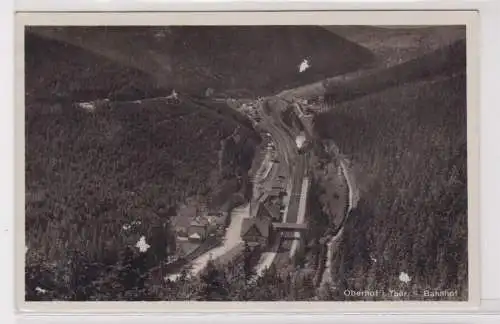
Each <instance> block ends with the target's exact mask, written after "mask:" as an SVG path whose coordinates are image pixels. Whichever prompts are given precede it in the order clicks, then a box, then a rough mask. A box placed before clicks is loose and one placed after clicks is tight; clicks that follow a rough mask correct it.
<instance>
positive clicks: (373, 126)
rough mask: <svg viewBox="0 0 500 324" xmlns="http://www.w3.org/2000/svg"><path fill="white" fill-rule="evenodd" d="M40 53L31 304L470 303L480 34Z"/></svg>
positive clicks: (64, 32)
mask: <svg viewBox="0 0 500 324" xmlns="http://www.w3.org/2000/svg"><path fill="white" fill-rule="evenodd" d="M255 23H256V24H257V21H256V22H255ZM23 37H24V43H23V44H24V49H23V53H22V54H23V55H24V58H23V65H24V76H23V78H24V85H23V86H24V93H23V96H24V99H23V100H24V113H23V118H24V140H25V145H24V161H25V162H24V185H25V190H24V198H23V199H24V214H25V215H24V231H25V233H24V238H25V246H24V251H23V252H24V267H25V272H24V299H25V301H27V302H34V301H41V302H48V301H79V302H88V301H92V302H96V301H97V302H106V301H120V302H125V301H147V302H156V301H190V302H207V301H224V302H263V301H281V302H283V301H302V302H321V301H323V302H325V301H332V302H346V301H349V302H366V301H371V302H388V301H416V302H436V301H453V302H467V301H469V298H470V276H469V275H470V262H469V261H470V258H471V253H474V252H475V251H469V232H470V223H469V218H470V217H477V215H475V214H472V213H470V210H469V207H470V201H469V199H468V196H469V195H468V153H469V149H468V141H467V139H468V127H467V122H468V108H470V107H468V100H467V99H468V92H467V86H468V81H469V79H468V74H467V64H468V58H467V46H468V43H467V42H468V40H467V27H466V25H465V24H463V25H418V26H415V25H411V26H410V25H384V24H379V25H371V24H366V25H359V24H357V25H336V24H335V22H334V21H332V24H330V25H324V24H322V25H241V26H238V25H225V24H221V25H219V26H213V25H210V26H208V25H185V26H180V25H175V26H174V25H169V24H168V23H166V24H165V25H163V26H160V25H151V26H145V25H95V26H84V25H71V26H61V25H53V26H45V25H44V26H37V25H32V26H25V27H24V31H23Z"/></svg>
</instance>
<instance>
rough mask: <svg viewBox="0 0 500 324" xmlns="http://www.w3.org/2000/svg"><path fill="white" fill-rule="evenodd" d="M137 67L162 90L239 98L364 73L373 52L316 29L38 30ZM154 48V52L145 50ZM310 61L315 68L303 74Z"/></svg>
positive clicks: (105, 28)
mask: <svg viewBox="0 0 500 324" xmlns="http://www.w3.org/2000/svg"><path fill="white" fill-rule="evenodd" d="M30 32H33V33H36V34H38V35H43V36H44V37H48V38H53V39H58V40H60V41H64V42H67V43H71V44H74V45H77V46H80V47H82V48H85V49H87V50H88V51H91V52H94V53H97V54H99V55H103V56H106V57H108V58H110V59H112V60H114V61H119V62H121V63H122V64H124V65H127V66H131V67H135V68H137V69H139V70H141V71H144V72H146V73H148V74H149V75H151V76H153V77H154V79H155V80H156V81H157V82H158V83H159V84H161V85H162V86H163V87H166V88H169V87H174V88H176V89H178V90H179V91H181V92H187V93H192V94H203V93H205V91H206V90H207V89H208V88H211V89H213V90H214V91H215V93H217V94H225V95H229V96H234V97H252V96H263V95H270V94H273V93H276V92H278V91H279V90H283V89H286V88H290V87H294V86H298V85H301V84H306V83H310V82H314V81H318V80H322V79H324V78H326V77H329V76H334V75H338V74H343V73H346V72H349V71H353V70H357V69H359V68H360V67H362V66H365V65H367V64H370V63H371V62H372V60H373V55H372V54H371V52H370V51H369V50H367V49H365V48H363V47H361V46H359V45H356V44H354V43H352V42H349V41H347V40H345V39H343V38H342V37H340V36H337V35H334V34H332V33H330V32H328V31H326V30H324V29H323V28H320V27H315V26H202V27H201V26H183V27H163V28H159V27H142V28H138V27H134V28H127V27H122V26H120V27H64V28H57V27H33V28H31V29H30ZM145 48H147V50H145ZM304 59H308V60H309V62H310V65H311V67H310V68H309V69H307V70H306V71H305V72H303V73H299V65H300V64H301V62H302V61H303V60H304Z"/></svg>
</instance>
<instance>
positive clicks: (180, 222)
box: [172, 216, 192, 228]
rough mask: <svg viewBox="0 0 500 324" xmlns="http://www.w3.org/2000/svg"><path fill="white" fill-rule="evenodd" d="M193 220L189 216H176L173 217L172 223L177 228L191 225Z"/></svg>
mask: <svg viewBox="0 0 500 324" xmlns="http://www.w3.org/2000/svg"><path fill="white" fill-rule="evenodd" d="M191 221H192V219H191V218H189V217H183V216H176V217H174V218H173V219H172V225H173V226H174V227H175V228H180V227H189V224H190V223H191Z"/></svg>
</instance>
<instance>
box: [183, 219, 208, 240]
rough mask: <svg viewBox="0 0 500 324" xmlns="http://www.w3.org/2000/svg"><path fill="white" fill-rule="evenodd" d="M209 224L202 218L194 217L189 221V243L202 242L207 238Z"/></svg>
mask: <svg viewBox="0 0 500 324" xmlns="http://www.w3.org/2000/svg"><path fill="white" fill-rule="evenodd" d="M208 226H209V222H208V220H207V219H206V218H204V217H196V218H195V219H194V220H192V221H191V223H190V224H189V228H188V239H189V240H190V241H204V240H205V239H206V238H207V236H208Z"/></svg>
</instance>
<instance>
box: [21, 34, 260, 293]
mask: <svg viewBox="0 0 500 324" xmlns="http://www.w3.org/2000/svg"><path fill="white" fill-rule="evenodd" d="M27 41H28V43H27V47H26V48H27V53H26V54H27V55H26V60H27V64H26V67H27V69H26V72H27V73H26V107H25V129H26V144H25V145H26V160H25V167H26V169H25V172H26V173H25V174H26V196H25V197H26V204H25V213H26V214H25V215H26V246H27V247H28V252H27V254H26V260H27V263H26V265H27V267H26V278H27V285H26V293H27V298H28V299H30V300H37V299H40V298H46V299H54V300H60V299H69V300H88V299H89V298H100V297H98V296H107V297H106V298H113V297H112V296H115V295H113V294H117V293H121V294H124V295H126V294H127V293H129V292H128V291H127V289H128V288H123V287H131V288H130V289H132V290H133V289H135V286H134V284H132V283H123V285H124V286H123V287H122V288H116V287H114V288H113V287H110V286H108V284H109V283H110V282H111V283H113V285H116V284H118V283H117V282H122V281H119V280H125V281H126V280H128V279H126V278H128V277H130V275H131V273H133V271H139V270H137V269H139V268H137V269H136V268H134V269H135V270H130V271H131V272H127V273H125V274H123V272H126V271H128V270H123V264H129V265H130V262H129V261H130V260H129V259H127V258H131V256H130V252H131V251H133V252H134V253H136V254H137V253H138V252H137V249H136V248H135V244H136V242H137V241H138V239H139V237H140V236H142V235H144V236H145V238H146V241H147V243H148V244H149V245H151V249H150V250H148V253H146V254H145V255H146V256H145V257H144V258H146V259H147V260H146V261H144V262H142V261H140V260H142V259H141V258H142V257H143V256H142V255H140V256H139V257H138V256H137V255H135V256H134V258H135V257H137V258H135V259H134V260H136V261H134V262H141V269H143V270H144V271H146V270H147V269H148V267H152V266H157V265H158V264H160V263H161V262H163V261H165V260H166V257H167V256H168V255H171V254H173V253H174V251H175V242H174V241H175V240H173V238H174V234H173V233H172V232H171V228H170V225H169V217H170V216H172V215H175V213H176V207H177V206H178V205H179V204H181V203H183V202H185V201H186V199H188V198H194V199H195V200H196V202H197V203H200V204H201V203H206V204H208V205H209V206H211V207H212V208H215V209H219V208H221V209H225V210H227V209H228V208H230V207H231V204H232V203H233V204H234V203H236V202H237V201H238V200H237V199H241V196H242V195H244V194H245V192H246V190H247V188H246V176H247V172H248V169H249V168H250V166H249V165H248V163H249V161H251V160H252V157H253V152H254V148H255V147H256V146H257V145H258V142H259V141H260V138H259V136H258V135H257V134H256V133H255V132H254V130H253V129H252V128H251V127H248V126H249V123H248V121H247V122H245V121H242V120H241V116H238V115H237V114H235V113H233V114H229V113H227V112H229V111H232V110H231V109H230V108H228V107H225V106H224V105H222V104H221V103H212V102H211V101H210V100H205V101H204V102H203V104H201V103H200V102H198V101H197V100H192V99H190V98H189V97H187V96H182V95H181V96H179V99H180V101H179V102H170V101H168V100H165V99H161V98H158V99H142V100H136V99H140V98H143V97H145V96H150V95H153V94H156V95H165V94H169V93H170V92H167V90H168V89H163V88H161V87H159V86H157V83H156V81H155V80H154V79H152V78H150V76H149V75H148V74H145V73H143V72H141V71H138V70H137V69H129V68H124V67H123V66H122V65H120V64H118V63H116V62H113V61H110V60H107V59H106V58H104V57H102V56H97V55H94V54H92V53H89V52H87V51H85V50H83V49H81V48H78V47H74V46H72V45H68V44H62V43H60V42H55V41H52V40H47V39H45V38H40V37H38V36H34V37H30V38H29V39H28V40H27ZM98 98H111V99H112V100H109V101H100V102H98V103H95V107H96V108H95V110H89V111H87V110H85V109H83V108H80V107H78V106H77V105H74V104H73V103H74V101H76V102H79V101H89V100H94V99H98ZM130 99H134V100H132V101H129V100H130ZM113 100H114V101H113ZM132 259H133V258H132ZM127 260H129V261H127ZM137 260H139V261H137ZM127 262H129V263H127ZM92 269H93V270H92ZM96 269H97V270H96ZM82 272H84V273H83V274H82ZM117 272H119V273H122V274H121V275H120V276H122V277H123V276H124V277H123V278H125V279H123V278H122V279H119V280H118V279H116V278H114V277H112V276H113V275H115V274H116V273H117ZM113 278H114V279H113ZM108 279H109V280H108ZM101 280H103V282H101ZM36 287H40V288H42V289H45V290H47V291H48V293H47V294H45V295H43V296H41V295H40V294H39V293H37V292H36V289H35V288H36ZM90 287H91V288H90ZM116 298H118V297H116Z"/></svg>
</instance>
